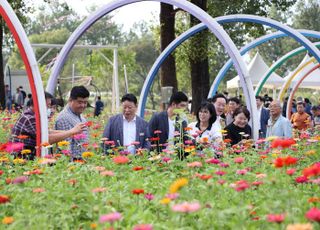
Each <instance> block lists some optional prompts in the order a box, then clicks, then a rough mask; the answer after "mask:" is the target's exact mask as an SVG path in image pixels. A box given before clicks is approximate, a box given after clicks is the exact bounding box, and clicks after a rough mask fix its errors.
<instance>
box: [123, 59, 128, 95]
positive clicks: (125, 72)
mask: <svg viewBox="0 0 320 230" xmlns="http://www.w3.org/2000/svg"><path fill="white" fill-rule="evenodd" d="M123 71H124V80H125V83H126V93H128V92H129V85H128V77H127V67H126V65H123Z"/></svg>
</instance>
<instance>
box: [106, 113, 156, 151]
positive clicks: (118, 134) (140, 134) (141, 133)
mask: <svg viewBox="0 0 320 230" xmlns="http://www.w3.org/2000/svg"><path fill="white" fill-rule="evenodd" d="M123 135H124V133H123V114H118V115H115V116H113V117H111V118H110V119H109V121H108V124H107V125H106V127H105V129H104V131H103V137H106V138H108V140H110V141H114V142H115V144H116V145H117V146H119V145H121V146H123ZM149 137H150V135H149V129H148V123H147V122H146V121H145V120H143V119H142V118H141V117H139V116H136V140H135V141H139V142H140V145H139V146H138V148H139V147H140V148H146V149H150V147H151V146H150V142H149V140H148V138H149Z"/></svg>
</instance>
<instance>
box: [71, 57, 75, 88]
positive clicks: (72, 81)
mask: <svg viewBox="0 0 320 230" xmlns="http://www.w3.org/2000/svg"><path fill="white" fill-rule="evenodd" d="M73 84H74V63H73V64H72V80H71V87H72V88H73Z"/></svg>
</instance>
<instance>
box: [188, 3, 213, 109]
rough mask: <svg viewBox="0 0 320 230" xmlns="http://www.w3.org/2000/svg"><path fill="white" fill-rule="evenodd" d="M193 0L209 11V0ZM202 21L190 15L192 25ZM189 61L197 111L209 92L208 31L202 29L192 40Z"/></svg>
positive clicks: (193, 102) (194, 103)
mask: <svg viewBox="0 0 320 230" xmlns="http://www.w3.org/2000/svg"><path fill="white" fill-rule="evenodd" d="M191 2H192V3H193V4H195V5H197V6H199V7H200V8H201V9H203V10H204V11H207V0H191ZM199 23H200V21H199V20H198V19H197V18H195V17H193V16H192V15H190V27H192V26H195V25H197V24H199ZM190 51H191V52H189V62H190V69H191V71H190V72H191V85H192V106H191V110H192V112H195V111H196V110H197V109H198V107H199V106H200V104H201V101H202V100H203V99H204V98H206V97H207V95H208V93H209V89H210V86H209V83H210V81H209V80H210V77H209V60H208V32H207V31H202V32H200V33H198V34H197V35H195V36H193V37H192V38H191V40H190Z"/></svg>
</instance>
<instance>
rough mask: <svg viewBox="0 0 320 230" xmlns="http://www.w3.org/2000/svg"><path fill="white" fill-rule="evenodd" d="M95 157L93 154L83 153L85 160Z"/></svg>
mask: <svg viewBox="0 0 320 230" xmlns="http://www.w3.org/2000/svg"><path fill="white" fill-rule="evenodd" d="M93 156H94V154H93V152H83V153H82V157H83V158H89V157H93Z"/></svg>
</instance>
